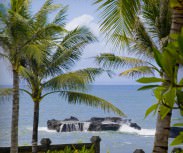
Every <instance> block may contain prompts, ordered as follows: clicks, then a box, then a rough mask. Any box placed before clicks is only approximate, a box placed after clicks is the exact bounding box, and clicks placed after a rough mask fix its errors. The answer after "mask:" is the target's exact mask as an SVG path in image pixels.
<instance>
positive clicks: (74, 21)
mask: <svg viewBox="0 0 183 153" xmlns="http://www.w3.org/2000/svg"><path fill="white" fill-rule="evenodd" d="M7 1H8V0H0V2H3V3H7ZM44 2H45V0H32V12H33V13H34V12H36V11H37V10H39V8H40V7H41V5H42V4H43V3H44ZM54 2H55V3H56V4H63V5H68V6H69V9H68V12H67V25H66V28H67V29H68V30H72V29H74V28H75V27H77V26H79V25H81V26H83V25H84V26H87V27H89V28H90V30H91V31H92V32H93V33H94V34H95V35H96V36H97V37H98V40H99V41H98V42H96V43H93V44H90V45H88V46H87V47H86V48H85V49H84V54H83V57H82V59H81V61H80V62H78V63H77V64H76V65H75V67H74V68H73V70H76V69H81V68H86V67H95V66H96V65H95V63H94V61H93V59H92V58H91V57H94V56H96V55H98V54H99V53H102V52H112V51H111V50H112V47H111V46H110V45H106V41H105V39H103V38H102V35H101V33H100V30H99V12H97V11H96V10H97V6H96V5H93V4H92V3H93V2H94V0H54ZM51 18H52V17H51V16H50V19H51ZM7 65H8V64H7V62H4V61H2V59H0V85H2V84H3V85H4V84H12V75H11V67H10V66H7ZM134 83H135V81H134V80H131V79H127V78H122V77H118V76H117V75H116V76H114V77H113V78H112V79H111V78H109V77H108V76H107V75H102V76H100V77H99V78H97V79H96V81H95V84H134Z"/></svg>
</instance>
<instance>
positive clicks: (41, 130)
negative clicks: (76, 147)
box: [27, 127, 56, 133]
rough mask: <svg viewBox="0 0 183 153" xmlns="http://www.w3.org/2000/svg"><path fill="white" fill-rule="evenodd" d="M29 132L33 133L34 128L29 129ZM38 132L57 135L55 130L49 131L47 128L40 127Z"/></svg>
mask: <svg viewBox="0 0 183 153" xmlns="http://www.w3.org/2000/svg"><path fill="white" fill-rule="evenodd" d="M27 129H28V130H30V131H32V127H27ZM38 131H40V132H49V133H55V132H56V131H55V130H49V129H48V128H47V127H38Z"/></svg>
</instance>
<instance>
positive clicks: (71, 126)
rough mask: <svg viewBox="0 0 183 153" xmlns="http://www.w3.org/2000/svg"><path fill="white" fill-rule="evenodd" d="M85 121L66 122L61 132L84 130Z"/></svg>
mask: <svg viewBox="0 0 183 153" xmlns="http://www.w3.org/2000/svg"><path fill="white" fill-rule="evenodd" d="M83 125H84V123H65V124H64V125H63V127H62V129H60V132H72V131H83Z"/></svg>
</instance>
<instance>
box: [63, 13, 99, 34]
mask: <svg viewBox="0 0 183 153" xmlns="http://www.w3.org/2000/svg"><path fill="white" fill-rule="evenodd" d="M78 26H86V27H88V28H89V29H90V30H91V32H92V33H93V34H94V35H95V36H99V33H100V31H99V26H98V24H97V23H95V21H94V17H93V16H91V15H88V14H83V15H82V16H79V17H76V18H74V19H72V20H71V21H70V22H69V23H68V24H67V25H66V29H67V30H73V29H75V28H76V27H78Z"/></svg>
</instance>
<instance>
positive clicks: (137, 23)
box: [96, 0, 182, 153]
mask: <svg viewBox="0 0 183 153" xmlns="http://www.w3.org/2000/svg"><path fill="white" fill-rule="evenodd" d="M96 3H101V4H100V6H99V9H103V12H102V16H101V17H102V23H101V30H102V31H103V32H105V33H106V34H107V35H108V37H109V39H110V40H111V41H112V43H114V45H115V46H116V47H119V46H120V47H123V46H122V45H124V44H127V46H129V47H128V52H129V53H133V54H134V53H135V56H136V57H138V59H134V58H130V60H129V58H127V57H118V56H115V55H113V54H110V55H109V54H102V55H101V56H98V57H97V60H98V62H99V63H102V64H103V65H105V64H108V66H117V67H119V66H124V65H125V66H126V65H128V66H131V67H130V68H131V69H128V70H126V71H124V72H122V73H121V74H120V75H125V76H132V77H134V76H135V77H137V76H141V75H151V74H153V72H154V71H158V72H159V74H160V76H161V77H164V76H163V71H162V70H158V69H159V68H156V67H155V66H154V65H153V64H152V63H153V60H154V51H153V50H154V49H160V50H161V51H163V48H164V47H166V46H167V43H168V40H169V38H168V36H169V34H170V33H174V32H175V31H174V32H173V31H172V29H174V28H175V26H174V24H175V23H177V22H175V21H177V20H174V19H175V17H181V16H182V11H180V10H182V8H181V7H182V5H181V4H179V5H178V7H177V6H176V7H174V11H173V12H176V13H173V14H174V15H172V11H171V9H170V7H169V0H161V1H159V0H142V1H138V0H137V1H135V0H131V1H127V0H115V1H108V0H98V1H96ZM171 17H172V18H173V19H172V20H171ZM172 21H173V22H172ZM180 21H181V20H179V22H178V23H177V25H176V28H175V30H176V32H180V28H181V27H182V23H180ZM171 22H172V27H171ZM177 27H178V28H177ZM138 55H139V56H138ZM142 57H143V58H142ZM111 59H112V60H111ZM142 59H143V60H142ZM144 59H145V60H144ZM137 61H138V62H137ZM170 121H171V111H170V112H169V113H168V114H167V115H166V117H165V118H164V119H162V118H161V116H160V113H158V118H157V126H156V135H155V141H154V148H153V152H161V153H166V152H167V150H168V137H169V129H170ZM165 129H166V130H165Z"/></svg>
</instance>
